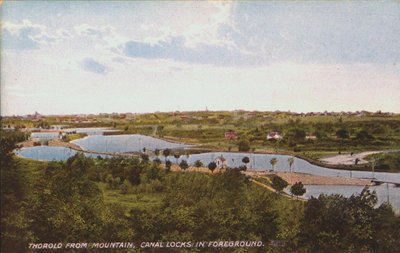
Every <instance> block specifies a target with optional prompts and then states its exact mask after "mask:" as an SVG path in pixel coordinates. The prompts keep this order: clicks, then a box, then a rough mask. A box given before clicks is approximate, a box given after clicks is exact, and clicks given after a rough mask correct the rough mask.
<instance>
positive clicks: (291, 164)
mask: <svg viewBox="0 0 400 253" xmlns="http://www.w3.org/2000/svg"><path fill="white" fill-rule="evenodd" d="M288 163H289V170H290V172H292V166H293V164H294V158H293V157H289V158H288Z"/></svg>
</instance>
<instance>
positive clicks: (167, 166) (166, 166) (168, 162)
mask: <svg viewBox="0 0 400 253" xmlns="http://www.w3.org/2000/svg"><path fill="white" fill-rule="evenodd" d="M171 166H172V162H171V161H170V160H167V161H166V162H165V169H166V171H167V172H168V171H170V170H171Z"/></svg>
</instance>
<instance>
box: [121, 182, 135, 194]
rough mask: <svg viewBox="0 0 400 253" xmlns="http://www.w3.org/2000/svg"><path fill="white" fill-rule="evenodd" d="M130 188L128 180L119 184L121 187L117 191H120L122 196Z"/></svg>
mask: <svg viewBox="0 0 400 253" xmlns="http://www.w3.org/2000/svg"><path fill="white" fill-rule="evenodd" d="M131 188H132V185H131V183H129V181H128V180H126V179H125V180H124V182H123V183H122V184H121V186H120V187H119V189H120V190H121V193H122V194H127V193H128V192H129V191H130V189H131Z"/></svg>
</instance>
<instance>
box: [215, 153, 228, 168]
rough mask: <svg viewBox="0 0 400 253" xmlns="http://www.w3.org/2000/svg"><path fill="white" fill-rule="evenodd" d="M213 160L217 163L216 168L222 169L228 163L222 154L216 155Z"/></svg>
mask: <svg viewBox="0 0 400 253" xmlns="http://www.w3.org/2000/svg"><path fill="white" fill-rule="evenodd" d="M214 162H215V164H216V165H217V168H218V169H222V168H226V167H228V163H227V161H226V159H225V158H224V157H223V156H222V155H221V156H218V157H217V158H215V159H214Z"/></svg>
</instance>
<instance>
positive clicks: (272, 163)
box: [269, 157, 278, 170]
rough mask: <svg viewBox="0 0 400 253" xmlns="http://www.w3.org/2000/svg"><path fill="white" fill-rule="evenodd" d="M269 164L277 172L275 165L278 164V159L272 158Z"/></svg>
mask: <svg viewBox="0 0 400 253" xmlns="http://www.w3.org/2000/svg"><path fill="white" fill-rule="evenodd" d="M269 163H270V164H271V166H272V170H275V165H276V164H277V163H278V159H276V158H275V157H274V158H271V160H270V161H269Z"/></svg>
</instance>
